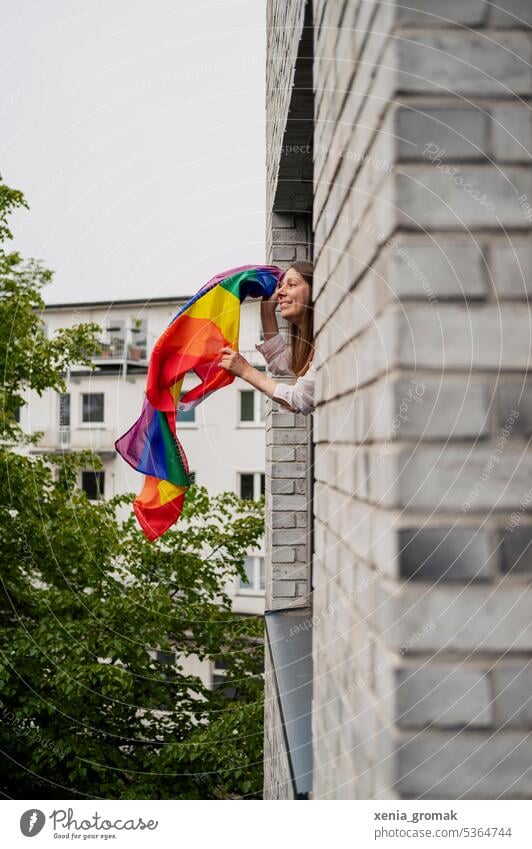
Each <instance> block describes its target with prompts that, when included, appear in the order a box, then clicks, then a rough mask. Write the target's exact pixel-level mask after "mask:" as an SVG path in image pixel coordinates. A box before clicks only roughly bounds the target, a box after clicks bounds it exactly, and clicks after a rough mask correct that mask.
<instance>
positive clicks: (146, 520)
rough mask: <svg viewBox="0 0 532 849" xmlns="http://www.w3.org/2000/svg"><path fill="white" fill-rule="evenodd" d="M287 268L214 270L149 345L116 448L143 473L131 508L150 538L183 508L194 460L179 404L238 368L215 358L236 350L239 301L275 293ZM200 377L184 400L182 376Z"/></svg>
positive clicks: (192, 401) (191, 402) (188, 403)
mask: <svg viewBox="0 0 532 849" xmlns="http://www.w3.org/2000/svg"><path fill="white" fill-rule="evenodd" d="M282 274H283V271H282V270H281V269H280V268H277V267H276V266H274V265H242V266H239V267H238V268H231V269H229V271H224V272H222V273H221V274H217V275H216V276H215V277H213V278H212V279H211V280H209V282H208V283H206V284H205V285H204V286H202V287H201V289H200V290H199V291H198V292H197V293H196V294H195V295H194V296H193V297H192V298H190V300H189V301H187V303H186V304H184V306H183V307H181V309H180V310H179V312H177V313H176V315H175V316H174V317H173V318H172V320H171V321H170V324H169V325H168V327H167V328H166V330H165V331H164V332H163V333H162V334H161V336H160V337H159V338H158V340H157V342H156V343H155V346H154V348H153V351H152V353H151V357H150V362H149V365H148V377H147V381H146V398H145V400H144V403H143V406H142V412H141V414H140V416H139V418H138V419H137V421H136V422H135V424H134V425H133V426H132V427H131V428H130V429H129V430H128V431H127V432H126V433H125V434H124V435H123V436H121V437H120V438H119V439H117V440H116V442H115V447H116V450H117V451H118V453H119V454H120V455H121V456H122V457H123V458H124V460H126V462H127V463H129V465H130V466H132V467H133V468H134V469H136V470H137V471H138V472H142V473H143V474H144V475H146V477H145V480H144V486H143V488H142V491H141V492H140V494H139V495H138V496H137V497H136V498H135V501H134V502H133V509H134V511H135V515H136V516H137V519H138V521H139V524H140V526H141V527H142V530H143V531H144V533H145V535H146V536H147V537H148V539H149V540H154V539H157V537H160V536H161V534H164V533H165V531H167V530H168V528H170V527H171V526H172V525H173V524H174V522H175V521H177V519H178V518H179V516H180V515H181V510H182V509H183V503H184V500H185V495H186V491H187V489H188V487H189V486H190V478H189V473H190V470H189V466H188V461H187V458H186V455H185V452H184V450H183V446H182V445H181V443H180V442H179V440H178V438H177V433H176V419H177V420H178V418H179V411H180V410H191V409H193V408H194V407H196V406H197V405H198V404H199V403H200V402H201V401H203V400H204V398H207V397H208V396H209V395H210V394H211V393H212V392H215V391H216V390H217V389H220V388H221V387H222V386H227V385H229V384H230V383H232V382H233V380H234V378H235V376H234V375H233V374H230V373H229V372H228V371H226V370H225V369H223V368H220V366H219V365H218V360H219V359H220V349H221V348H223V347H224V346H225V345H229V346H230V347H232V348H233V349H234V350H238V338H239V331H240V304H241V303H242V301H243V300H244V299H245V298H247V297H248V296H249V297H252V298H259V297H269V296H270V295H272V294H273V292H274V290H275V286H276V285H277V282H278V280H279V279H280V277H281V276H282ZM191 370H193V371H195V373H196V374H197V376H198V377H199V379H200V383H198V384H197V386H194V387H193V388H192V389H190V390H189V391H188V392H187V393H186V394H185V395H184V396H183V397H182V398H181V400H179V396H180V394H181V387H182V384H183V378H184V376H185V374H186V373H187V372H188V371H191Z"/></svg>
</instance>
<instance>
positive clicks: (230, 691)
mask: <svg viewBox="0 0 532 849" xmlns="http://www.w3.org/2000/svg"><path fill="white" fill-rule="evenodd" d="M211 688H212V689H213V690H222V689H223V695H224V696H225V697H226V698H227V699H234V698H235V697H236V696H237V690H236V687H231V686H228V685H227V663H225V662H224V661H223V660H215V661H214V664H213V668H212V674H211Z"/></svg>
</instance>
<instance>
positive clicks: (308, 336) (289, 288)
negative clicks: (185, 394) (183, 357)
mask: <svg viewBox="0 0 532 849" xmlns="http://www.w3.org/2000/svg"><path fill="white" fill-rule="evenodd" d="M313 270H314V269H313V265H312V263H311V262H306V261H301V262H294V263H293V265H291V266H290V268H288V269H287V270H286V271H285V273H284V274H283V276H282V277H281V279H280V281H279V283H278V285H277V288H276V289H275V292H274V293H273V295H272V296H271V297H270V298H263V299H262V301H261V318H262V329H263V333H264V342H262V344H260V345H255V348H256V349H257V351H260V352H261V354H262V355H263V357H264V358H265V360H266V363H267V364H268V368H269V369H270V371H273V372H274V373H275V374H279V375H281V376H282V375H287V376H288V375H290V376H291V377H297V380H296V381H295V382H294V383H293V384H288V383H278V382H277V380H276V379H275V378H272V377H268V376H267V375H266V374H264V372H262V371H259V370H258V369H256V368H253V366H252V365H251V364H250V363H248V361H247V360H246V359H245V357H243V356H242V355H241V354H239V353H238V352H237V351H233V349H232V348H230V347H224V348H222V349H221V351H220V353H221V354H222V358H221V359H220V361H219V365H220V367H221V368H224V369H226V370H227V371H228V372H230V373H231V374H234V375H236V376H237V377H241V378H242V379H243V380H245V381H246V382H247V383H249V384H250V385H251V386H254V387H255V388H256V389H258V390H260V392H263V393H264V394H265V395H267V396H268V398H272V399H273V400H274V401H277V402H278V403H279V404H280V405H281V406H282V407H284V408H285V409H287V410H290V411H291V412H293V413H304V414H305V415H308V414H309V413H311V412H312V411H313V409H314V385H315V382H316V365H317V364H316V355H315V352H314V332H313V310H312V304H311V301H312V275H313ZM277 305H279V310H280V312H281V315H282V317H283V318H285V319H286V320H287V321H288V322H289V344H288V345H287V344H286V342H285V340H284V339H283V337H282V336H281V334H280V333H279V328H278V325H277V318H276V316H275V310H276V308H277Z"/></svg>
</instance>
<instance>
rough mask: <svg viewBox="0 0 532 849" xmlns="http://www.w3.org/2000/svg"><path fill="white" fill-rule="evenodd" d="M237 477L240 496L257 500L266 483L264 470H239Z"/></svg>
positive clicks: (262, 493) (262, 492)
mask: <svg viewBox="0 0 532 849" xmlns="http://www.w3.org/2000/svg"><path fill="white" fill-rule="evenodd" d="M238 477H239V487H238V491H239V495H240V498H250V499H251V500H252V501H258V500H259V498H260V497H261V495H264V492H265V485H266V475H265V474H264V472H241V473H240V475H239V476H238Z"/></svg>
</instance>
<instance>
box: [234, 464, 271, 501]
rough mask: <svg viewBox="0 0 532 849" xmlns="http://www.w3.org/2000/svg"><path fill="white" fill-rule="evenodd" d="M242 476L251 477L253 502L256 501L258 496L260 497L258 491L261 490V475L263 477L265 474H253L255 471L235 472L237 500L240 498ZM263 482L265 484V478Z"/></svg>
mask: <svg viewBox="0 0 532 849" xmlns="http://www.w3.org/2000/svg"><path fill="white" fill-rule="evenodd" d="M242 475H253V501H258V500H259V498H260V496H261V491H260V489H261V487H260V484H261V475H264V476H265V475H266V473H265V472H255V471H249V472H246V471H240V472H237V476H236V494H237V495H238V497H239V498H241V497H242V496H241V495H240V493H241V492H242V486H241V477H242ZM264 482H265V483H266V477H264Z"/></svg>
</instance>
